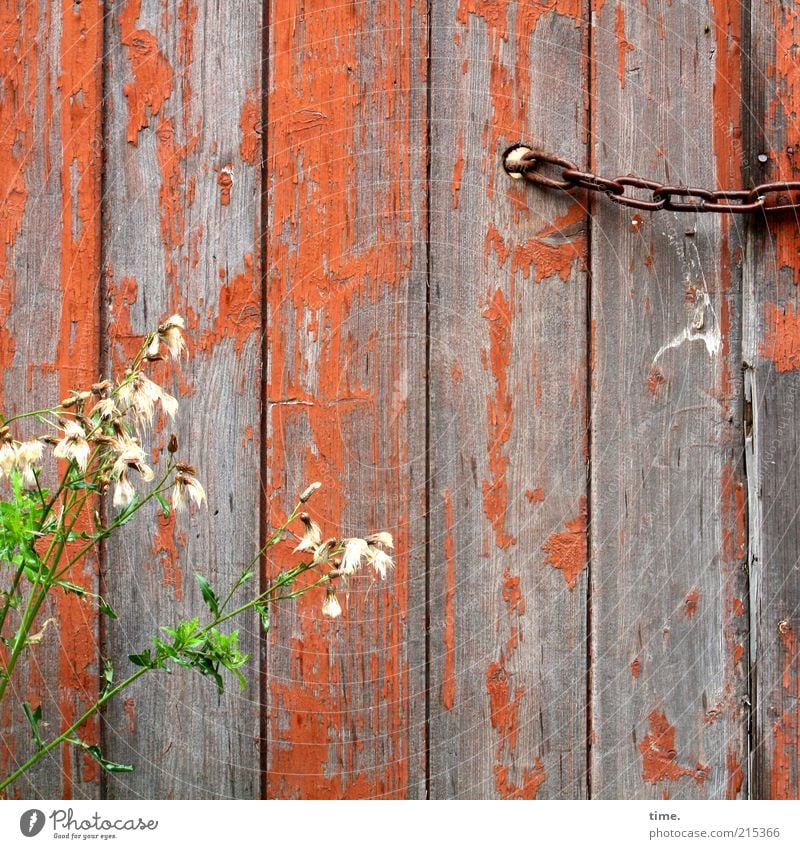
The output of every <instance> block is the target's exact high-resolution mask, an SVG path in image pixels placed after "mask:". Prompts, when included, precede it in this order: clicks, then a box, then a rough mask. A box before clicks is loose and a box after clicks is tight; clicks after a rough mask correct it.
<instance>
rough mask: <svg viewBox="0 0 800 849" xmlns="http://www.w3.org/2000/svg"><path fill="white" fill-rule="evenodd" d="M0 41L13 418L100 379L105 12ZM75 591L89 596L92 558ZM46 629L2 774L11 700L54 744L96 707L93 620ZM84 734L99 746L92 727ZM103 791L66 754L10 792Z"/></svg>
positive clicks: (28, 669) (61, 12) (0, 148)
mask: <svg viewBox="0 0 800 849" xmlns="http://www.w3.org/2000/svg"><path fill="white" fill-rule="evenodd" d="M0 31H1V32H2V50H0V79H2V86H1V87H2V94H1V95H0V175H2V181H0V182H2V187H3V188H2V190H0V191H2V200H0V228H2V234H0V370H1V371H2V382H0V396H2V401H1V403H2V408H3V412H4V413H5V414H9V413H13V412H14V411H18V412H19V411H22V410H25V409H35V408H36V406H42V405H43V404H51V403H53V402H54V401H57V400H58V399H59V398H61V397H64V396H65V395H66V394H67V392H68V391H69V390H70V389H72V388H74V387H77V386H84V387H85V386H86V385H88V384H90V383H91V382H93V381H94V380H95V379H96V374H97V362H98V344H99V341H98V338H99V337H98V320H97V317H98V280H99V249H100V241H99V233H100V218H99V213H98V210H99V204H100V174H101V158H100V132H101V129H100V128H101V111H100V109H101V94H102V62H101V60H100V57H101V56H102V45H103V38H102V35H103V28H102V3H100V2H96V0H95V1H94V2H91V1H90V2H86V3H83V4H80V5H79V4H73V3H72V2H64V3H58V2H38V3H37V2H10V3H4V4H3V7H2V10H0ZM36 432H37V431H36V430H35V429H33V430H31V429H30V427H27V428H26V429H25V432H24V435H26V436H32V435H34V434H35V433H36ZM71 579H72V580H73V581H75V582H76V583H80V584H82V585H83V586H84V587H86V588H87V589H89V590H96V585H97V562H96V559H95V558H87V559H86V560H85V561H84V562H82V563H81V564H79V565H78V566H77V567H76V568H75V569H74V571H73V573H72V578H71ZM49 617H56V618H57V620H58V625H57V627H51V628H50V629H49V631H48V633H47V635H46V638H45V639H44V640H43V642H42V644H41V645H40V646H38V647H37V648H36V649H33V650H31V652H30V654H29V661H28V662H27V664H25V665H24V666H23V665H21V666H20V667H18V670H17V672H18V674H17V675H16V676H15V677H14V679H13V685H12V687H11V688H10V690H9V695H10V699H9V700H8V703H7V704H4V706H3V716H2V718H0V721H1V722H2V727H3V742H2V745H0V772H2V773H3V774H7V773H8V772H9V771H11V769H10V767H12V765H13V764H15V763H20V762H22V761H23V760H25V759H26V758H27V757H28V756H29V755H30V754H31V753H32V750H31V746H30V743H29V740H30V729H29V727H28V725H27V722H26V721H25V718H24V716H23V715H22V712H21V710H19V709H18V705H17V704H16V703H15V704H13V705H12V703H11V702H16V700H17V699H19V700H23V699H25V700H27V701H29V702H30V703H31V704H33V705H36V704H41V705H42V709H43V713H44V719H45V721H46V722H48V724H49V732H50V733H52V732H57V730H58V729H59V728H60V727H67V726H68V725H69V724H71V723H72V722H73V721H74V720H75V719H76V718H77V717H78V716H79V715H80V714H81V713H82V711H83V710H84V709H85V708H86V707H87V706H88V705H89V704H91V703H92V702H94V701H95V699H96V698H97V675H98V665H97V652H98V648H97V621H96V619H95V617H94V616H93V615H92V614H91V613H90V612H89V610H88V609H87V607H86V606H85V605H83V604H81V603H80V602H79V601H78V600H77V598H76V597H67V596H64V595H59V596H58V597H57V598H56V597H54V598H53V600H52V601H51V602H49V603H48V606H46V608H43V610H42V612H41V614H40V622H43V621H44V620H46V619H47V618H49ZM12 691H13V692H12ZM81 736H82V737H83V739H85V740H87V741H89V742H96V741H97V738H98V727H97V723H94V722H93V723H89V724H88V725H87V726H86V727H85V728H84V730H83V732H82V734H81ZM98 789H99V784H98V774H97V765H96V764H95V763H94V762H92V761H90V760H88V759H87V758H85V757H84V755H83V753H78V752H76V751H75V750H73V749H63V750H61V751H59V752H58V753H54V754H53V755H52V756H50V757H49V758H45V759H44V760H43V761H42V762H41V764H40V765H39V766H37V768H35V769H34V770H33V771H31V772H30V773H28V774H27V775H26V777H25V778H24V779H22V780H20V781H19V782H18V783H17V784H16V786H15V788H14V789H13V790H12V793H15V794H17V795H22V796H24V797H27V798H32V797H43V798H73V797H74V798H92V797H94V796H96V795H97V793H98Z"/></svg>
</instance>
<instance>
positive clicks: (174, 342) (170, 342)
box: [156, 315, 188, 360]
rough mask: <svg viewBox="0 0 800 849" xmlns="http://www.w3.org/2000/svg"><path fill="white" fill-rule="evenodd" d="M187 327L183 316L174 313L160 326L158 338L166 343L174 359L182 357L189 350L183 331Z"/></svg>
mask: <svg viewBox="0 0 800 849" xmlns="http://www.w3.org/2000/svg"><path fill="white" fill-rule="evenodd" d="M185 327H186V324H185V323H184V321H183V318H182V317H181V316H179V315H173V316H170V317H169V318H168V319H167V320H166V321H165V322H164V323H163V324H162V325H160V326H159V328H158V336H157V337H156V339H157V340H160V341H161V342H163V343H164V345H165V346H166V348H167V350H168V351H169V353H170V356H171V357H172V359H173V360H177V359H180V356H181V354H183V353H184V352H188V349H187V347H186V342H185V340H184V338H183V333H181V331H182V330H183V329H184V328H185Z"/></svg>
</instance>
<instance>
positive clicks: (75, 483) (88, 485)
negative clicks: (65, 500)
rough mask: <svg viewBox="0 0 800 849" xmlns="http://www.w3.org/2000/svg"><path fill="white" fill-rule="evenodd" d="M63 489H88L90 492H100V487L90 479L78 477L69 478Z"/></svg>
mask: <svg viewBox="0 0 800 849" xmlns="http://www.w3.org/2000/svg"><path fill="white" fill-rule="evenodd" d="M65 489H74V490H79V489H88V490H90V491H91V492H100V487H99V486H98V485H97V484H96V483H92V482H91V481H87V480H82V479H80V478H78V480H71V481H69V482H68V483H67V484H65Z"/></svg>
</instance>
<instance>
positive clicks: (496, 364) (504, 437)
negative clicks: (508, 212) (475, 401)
mask: <svg viewBox="0 0 800 849" xmlns="http://www.w3.org/2000/svg"><path fill="white" fill-rule="evenodd" d="M483 317H484V318H485V319H486V320H487V321H488V322H489V356H488V359H489V365H490V368H491V372H492V376H493V377H494V380H495V387H496V388H495V394H494V395H490V396H489V397H488V399H487V405H486V406H487V427H488V432H489V433H488V435H489V442H488V454H489V457H488V465H489V472H490V474H491V477H490V479H489V480H486V479H484V481H483V510H484V512H485V513H486V516H487V518H488V519H489V521H490V522H491V523H492V527H493V528H494V532H495V542H496V544H497V546H498V547H499V548H507V547H508V546H509V545H512V544H514V543H516V538H515V537H513V536H511V534H509V533H508V532H507V531H506V527H505V522H506V510H507V508H508V481H507V479H506V472H507V470H508V456H507V455H506V454H505V453H504V446H505V444H506V443H507V442H508V440H509V438H510V437H511V427H512V423H513V418H514V415H513V411H512V405H511V392H510V388H509V386H508V366H509V362H510V358H511V334H512V329H511V308H510V306H509V303H508V301H507V300H506V298H505V295H504V294H503V293H502V291H501V290H500V289H497V290H495V292H494V294H493V295H492V296H491V298H490V300H489V303H488V305H487V306H486V307H485V309H484V310H483Z"/></svg>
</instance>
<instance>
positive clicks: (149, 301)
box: [104, 0, 262, 798]
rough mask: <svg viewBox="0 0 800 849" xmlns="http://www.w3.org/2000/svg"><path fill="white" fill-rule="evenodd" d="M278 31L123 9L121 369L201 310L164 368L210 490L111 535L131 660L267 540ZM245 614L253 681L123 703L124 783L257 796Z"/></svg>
mask: <svg viewBox="0 0 800 849" xmlns="http://www.w3.org/2000/svg"><path fill="white" fill-rule="evenodd" d="M261 36H262V30H261V3H260V2H251V1H250V0H248V2H243V3H231V4H222V3H196V2H190V0H180V1H179V2H178V0H174V2H173V0H170V2H168V3H162V2H159V0H143V2H140V0H129V2H123V3H117V4H114V6H113V7H112V9H111V12H110V14H109V15H108V18H107V22H106V56H107V85H108V91H107V100H106V104H105V106H106V114H107V120H106V128H107V129H106V137H105V146H106V190H105V220H106V225H107V226H106V230H105V234H104V235H105V263H106V266H105V276H106V310H107V315H108V333H109V336H108V349H109V365H110V366H111V367H113V368H115V369H117V370H119V368H120V366H121V365H122V364H123V363H124V362H125V360H126V359H127V358H128V357H129V356H130V355H131V354H132V353H133V352H135V350H136V348H137V347H138V345H139V344H140V340H141V338H142V336H143V334H144V333H146V332H147V331H149V330H150V329H152V328H153V327H154V326H155V325H157V324H158V323H159V321H161V320H163V318H164V317H166V316H168V315H170V314H172V313H174V312H179V313H181V314H182V315H184V316H186V319H187V326H188V333H189V336H190V339H191V341H190V352H191V359H190V360H189V362H188V364H185V365H184V366H183V369H182V370H181V371H180V373H178V372H177V371H174V370H171V369H170V368H164V369H163V370H161V371H159V370H157V371H156V378H157V379H159V380H164V381H165V385H166V388H167V389H168V391H171V392H172V393H173V394H176V395H178V394H183V395H184V399H183V403H182V405H181V409H180V411H179V413H178V420H177V423H178V426H177V432H178V436H179V442H180V449H179V452H178V455H177V456H178V458H179V459H180V458H183V459H185V460H186V461H188V462H190V463H192V464H194V465H195V466H196V467H197V470H198V476H199V477H200V479H201V480H202V482H203V484H204V485H205V487H206V488H207V491H208V498H209V504H208V511H207V512H205V511H203V512H202V513H198V514H195V515H192V516H187V515H185V514H184V515H181V516H178V517H177V518H176V517H175V516H174V515H173V517H171V518H170V519H169V520H166V521H165V520H163V519H162V518H160V517H158V516H157V515H156V513H157V511H156V509H155V508H154V509H153V510H151V511H146V515H143V516H140V517H137V522H136V523H135V524H136V527H132V526H129V528H126V529H125V530H126V533H124V534H122V535H121V536H120V537H119V538H118V540H117V542H116V543H114V544H113V545H109V547H108V551H107V560H108V562H107V570H106V574H105V582H106V585H107V590H108V595H109V597H110V598H111V599H112V602H114V601H115V602H116V606H118V607H119V608H120V609H121V611H122V612H123V613H125V612H126V611H141V613H140V615H139V616H138V618H137V617H130V616H126V617H124V618H122V617H121V620H120V623H119V625H112V626H110V627H109V628H108V633H107V647H108V651H109V653H110V654H111V656H112V657H113V658H114V659H115V661H116V662H117V663H118V664H120V666H121V667H123V668H125V667H127V666H129V664H128V663H127V660H126V658H127V655H128V654H129V653H130V652H132V651H137V652H138V651H141V650H142V649H144V648H145V647H146V646H147V645H148V644H149V638H150V636H151V635H152V634H153V633H154V632H155V631H156V630H157V628H158V626H159V625H161V624H164V623H170V622H175V621H176V620H178V619H179V618H182V617H186V616H192V615H198V614H200V612H201V611H202V610H204V605H203V603H202V600H201V598H200V594H199V592H198V591H197V588H196V586H195V580H194V573H195V572H202V573H203V574H204V575H205V576H206V577H207V578H208V579H209V580H210V581H211V582H212V584H213V585H214V586H215V587H217V588H218V589H219V590H222V588H226V587H227V586H229V585H230V583H231V582H232V581H233V580H234V579H235V577H236V576H237V575H238V574H239V572H240V570H241V567H242V565H243V562H246V561H247V560H249V559H250V557H251V556H252V554H253V553H255V551H257V550H258V545H259V542H258V540H259V498H260V491H259V443H260V437H259V432H260V431H259V410H260V399H259V394H260V373H261V370H260V348H261V272H260V268H261V264H260V167H259V166H260V144H259V140H258V137H257V135H256V131H257V130H258V128H259V124H260V120H261V119H260V108H259V103H260V79H261ZM161 424H162V426H164V427H165V429H164V430H163V431H162V432H161V433H159V434H158V435H156V436H155V437H154V458H155V457H158V456H159V454H161V455H163V453H164V451H163V449H164V447H165V444H166V438H167V437H168V435H169V430H170V426H169V423H167V422H164V421H162V423H161ZM148 523H149V529H146V530H143V526H144V527H145V528H146V527H147V525H148ZM237 627H239V628H240V630H241V640H242V644H243V648H244V650H245V651H246V652H249V653H250V654H251V656H252V659H251V661H250V663H249V664H248V667H247V668H246V669H245V670H244V671H245V674H246V676H247V678H248V680H249V682H250V684H249V687H248V689H247V690H245V691H244V692H240V691H239V689H238V685H237V684H236V682H235V680H233V679H231V680H230V681H229V682H228V691H227V692H226V694H225V696H224V697H223V698H221V699H218V697H217V693H216V690H215V688H214V687H213V685H212V683H211V682H210V681H209V680H207V679H201V678H200V676H199V675H196V674H192V673H186V672H182V671H178V672H176V673H175V674H173V675H172V676H166V675H163V676H161V677H157V676H153V677H150V678H149V679H145V680H143V681H141V682H138V683H139V686H136V687H134V688H132V689H131V690H130V691H128V692H126V693H125V695H124V697H123V698H122V699H121V700H119V701H117V702H115V703H114V704H113V705H112V706H111V709H110V710H109V711H108V714H107V717H106V718H107V720H108V721H107V726H106V728H107V731H106V735H105V748H106V751H107V752H108V756H109V757H112V758H113V759H115V760H121V761H125V762H134V763H135V764H136V772H135V773H133V774H132V775H130V776H127V775H125V776H114V777H113V778H110V779H109V781H108V787H107V792H108V795H109V796H112V797H150V798H164V797H169V796H175V797H201V798H203V797H206V798H207V797H212V798H219V797H235V798H247V797H253V796H258V794H259V791H260V769H259V696H258V685H257V680H258V656H259V648H258V647H259V634H258V623H257V622H256V621H255V620H242V621H241V622H239V623H237Z"/></svg>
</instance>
